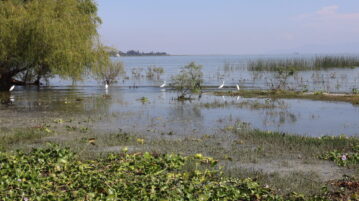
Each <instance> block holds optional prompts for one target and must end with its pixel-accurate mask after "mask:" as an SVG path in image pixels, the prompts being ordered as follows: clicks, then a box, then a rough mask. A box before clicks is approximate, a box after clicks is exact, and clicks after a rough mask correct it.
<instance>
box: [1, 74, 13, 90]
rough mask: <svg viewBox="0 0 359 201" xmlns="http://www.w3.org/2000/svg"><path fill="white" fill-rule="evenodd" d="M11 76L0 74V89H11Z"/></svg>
mask: <svg viewBox="0 0 359 201" xmlns="http://www.w3.org/2000/svg"><path fill="white" fill-rule="evenodd" d="M11 77H12V76H10V75H9V74H0V91H9V89H10V87H11V85H12V83H11V82H12V78H11Z"/></svg>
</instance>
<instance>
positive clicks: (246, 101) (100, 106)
mask: <svg viewBox="0 0 359 201" xmlns="http://www.w3.org/2000/svg"><path fill="white" fill-rule="evenodd" d="M176 95H177V94H176V93H175V92H173V91H161V90H160V89H159V88H158V87H139V88H131V89H129V88H127V87H116V86H114V87H111V88H110V89H109V90H108V91H105V90H104V89H103V88H102V87H98V88H97V87H78V88H66V87H64V88H43V89H41V90H23V91H21V90H18V91H16V92H15V93H12V94H10V93H1V94H0V100H1V104H0V121H1V119H7V118H13V119H12V120H11V119H10V120H11V121H14V122H15V121H17V120H18V119H19V118H22V117H23V116H24V114H27V115H30V116H31V117H32V118H38V119H42V120H44V121H45V120H48V119H51V118H52V117H56V118H64V119H66V118H73V119H76V118H77V117H78V116H84V117H88V118H92V117H94V116H102V117H101V118H92V119H97V120H96V121H95V122H94V123H93V125H92V126H93V127H94V128H96V129H99V130H101V129H105V130H109V131H117V130H118V129H120V128H121V129H128V130H135V131H138V132H144V131H148V132H151V133H168V132H173V133H176V134H177V135H194V134H208V133H216V132H217V131H219V129H220V128H223V127H225V126H228V124H234V123H236V122H237V124H240V125H245V126H246V127H248V126H249V125H250V126H251V127H252V128H256V129H261V130H272V131H280V132H286V133H296V134H302V135H312V136H321V135H339V134H342V133H344V134H347V135H358V134H359V133H358V130H359V123H358V120H357V119H358V118H357V117H358V116H359V107H354V106H353V105H352V104H349V103H335V102H325V101H310V100H295V99H290V100H285V99H284V100H271V99H256V98H243V97H239V96H238V97H224V99H223V97H221V96H219V97H217V96H212V95H209V94H203V97H202V98H201V99H200V100H198V99H196V100H193V101H191V102H189V101H187V102H178V101H176V100H175V97H176ZM141 99H144V100H146V102H145V103H144V102H143V101H138V100H141ZM9 106H11V107H9ZM9 114H11V117H9ZM36 114H38V115H36ZM238 122H240V123H238ZM25 123H26V122H24V124H25Z"/></svg>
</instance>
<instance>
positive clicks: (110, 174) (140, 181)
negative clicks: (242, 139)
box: [0, 139, 356, 201]
mask: <svg viewBox="0 0 359 201" xmlns="http://www.w3.org/2000/svg"><path fill="white" fill-rule="evenodd" d="M91 140H93V139H91ZM124 151H125V152H122V153H120V154H109V155H108V156H107V157H104V158H103V159H97V160H78V158H77V155H76V154H75V153H73V152H71V151H70V150H69V149H64V148H60V147H59V146H56V145H52V146H50V147H49V148H42V149H34V150H32V151H31V152H29V153H23V152H16V153H0V160H1V162H2V163H1V170H0V172H1V181H2V182H1V186H0V196H1V198H2V199H4V200H54V199H56V200H118V199H120V200H162V199H167V200H183V199H188V200H279V201H280V200H328V199H329V198H332V196H333V195H336V196H337V197H338V196H340V197H339V198H342V196H343V195H342V194H340V193H336V192H335V193H333V192H330V191H328V190H326V191H325V192H324V193H323V194H321V195H314V196H310V197H305V196H304V195H302V194H298V193H291V194H289V195H286V196H282V195H278V194H277V193H276V192H275V191H274V190H272V189H271V188H270V187H269V186H268V185H265V186H262V185H260V184H259V183H257V182H256V181H254V180H252V179H250V178H247V179H236V178H229V177H225V176H223V174H222V173H221V172H220V171H218V170H216V169H214V167H215V165H216V164H217V161H216V160H214V159H213V158H211V157H205V156H203V155H202V154H195V155H193V156H180V155H177V154H150V153H148V152H145V153H136V154H127V153H126V149H124ZM30 164H31V165H30ZM188 164H194V166H193V167H192V168H191V169H188V168H186V165H188ZM343 181H344V180H343ZM343 181H337V183H338V182H340V183H341V184H342V183H343ZM354 182H355V181H354ZM333 183H334V182H333ZM345 184H349V183H348V182H345ZM349 187H352V186H347V187H344V188H342V189H346V188H347V189H349V190H350V189H351V188H349ZM354 193H355V192H354ZM354 193H353V195H351V194H349V196H351V197H353V196H355V195H356V194H354ZM345 195H347V194H345ZM354 198H355V197H354ZM338 200H340V199H338Z"/></svg>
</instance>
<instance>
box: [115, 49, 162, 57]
mask: <svg viewBox="0 0 359 201" xmlns="http://www.w3.org/2000/svg"><path fill="white" fill-rule="evenodd" d="M118 54H119V55H120V56H169V54H167V53H166V52H140V51H138V50H137V51H135V50H129V51H127V52H122V51H119V52H118Z"/></svg>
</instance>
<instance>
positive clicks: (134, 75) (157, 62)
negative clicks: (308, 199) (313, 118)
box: [51, 55, 359, 92]
mask: <svg viewBox="0 0 359 201" xmlns="http://www.w3.org/2000/svg"><path fill="white" fill-rule="evenodd" d="M313 56H314V55H278V56H266V55H253V56H162V57H158V56H157V57H156V56H153V57H118V58H113V59H114V60H116V61H122V62H123V63H124V65H125V70H126V75H125V76H123V77H122V78H121V79H120V81H119V83H117V85H118V86H159V85H161V83H162V81H163V80H166V81H167V82H170V79H171V77H172V76H173V75H175V74H177V73H178V72H179V71H180V68H181V67H182V66H184V65H187V64H189V63H190V62H195V63H197V64H200V65H202V66H203V73H204V85H207V86H208V85H209V86H219V85H220V84H221V83H222V80H223V81H225V85H226V86H235V85H236V84H239V85H240V86H241V87H242V88H262V89H268V88H269V86H268V85H269V83H268V82H271V81H270V80H271V79H273V74H271V73H263V72H261V73H253V72H249V71H248V70H247V67H246V64H247V62H248V61H250V60H255V59H258V58H262V59H263V58H264V59H265V58H268V59H270V58H311V57H313ZM148 67H162V68H163V69H164V73H163V74H162V75H161V76H160V77H159V79H148V78H147V77H146V72H147V69H148ZM71 84H72V82H71V81H64V80H59V79H54V80H52V81H51V85H55V86H67V85H71ZM76 84H77V85H82V86H97V85H98V84H99V83H98V82H97V81H95V80H93V79H91V78H89V79H85V81H83V82H78V83H76ZM288 85H289V87H290V88H293V89H297V90H302V89H304V88H305V89H308V90H311V91H328V92H350V91H351V90H352V89H353V88H359V68H355V69H331V70H325V71H305V72H298V73H297V74H296V76H295V77H293V78H291V79H289V81H288Z"/></svg>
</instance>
